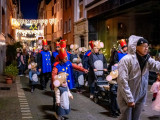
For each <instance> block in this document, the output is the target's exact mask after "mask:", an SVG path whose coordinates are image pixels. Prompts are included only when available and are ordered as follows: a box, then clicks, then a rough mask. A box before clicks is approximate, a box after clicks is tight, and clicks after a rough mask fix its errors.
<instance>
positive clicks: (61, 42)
mask: <svg viewBox="0 0 160 120" xmlns="http://www.w3.org/2000/svg"><path fill="white" fill-rule="evenodd" d="M60 47H61V48H66V40H60Z"/></svg>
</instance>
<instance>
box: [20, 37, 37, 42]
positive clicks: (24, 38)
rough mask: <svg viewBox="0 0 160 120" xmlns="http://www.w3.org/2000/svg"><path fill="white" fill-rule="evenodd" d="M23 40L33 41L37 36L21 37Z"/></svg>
mask: <svg viewBox="0 0 160 120" xmlns="http://www.w3.org/2000/svg"><path fill="white" fill-rule="evenodd" d="M21 40H26V41H33V40H37V38H27V37H21Z"/></svg>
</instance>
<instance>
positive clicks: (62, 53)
mask: <svg viewBox="0 0 160 120" xmlns="http://www.w3.org/2000/svg"><path fill="white" fill-rule="evenodd" d="M58 56H59V58H60V59H61V60H63V59H65V58H66V57H67V52H66V50H65V48H61V49H60V50H59V55H58Z"/></svg>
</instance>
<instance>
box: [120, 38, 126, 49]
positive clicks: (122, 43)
mask: <svg viewBox="0 0 160 120" xmlns="http://www.w3.org/2000/svg"><path fill="white" fill-rule="evenodd" d="M120 45H121V48H124V47H126V46H127V43H126V41H125V39H121V40H120Z"/></svg>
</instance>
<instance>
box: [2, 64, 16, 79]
mask: <svg viewBox="0 0 160 120" xmlns="http://www.w3.org/2000/svg"><path fill="white" fill-rule="evenodd" d="M4 72H5V75H7V76H10V77H13V76H16V75H18V69H17V66H14V65H13V64H10V65H9V66H7V67H6V68H5V70H4Z"/></svg>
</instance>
